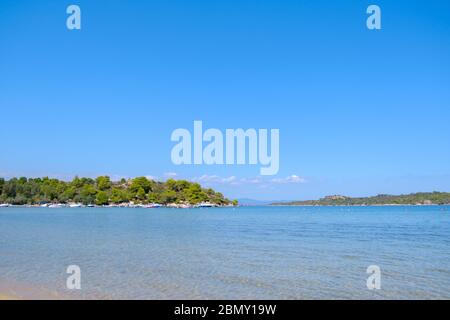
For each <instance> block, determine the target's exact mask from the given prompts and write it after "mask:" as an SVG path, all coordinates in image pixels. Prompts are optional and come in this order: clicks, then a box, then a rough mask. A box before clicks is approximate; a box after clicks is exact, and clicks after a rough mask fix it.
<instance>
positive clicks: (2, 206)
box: [0, 203, 11, 208]
mask: <svg viewBox="0 0 450 320" xmlns="http://www.w3.org/2000/svg"><path fill="white" fill-rule="evenodd" d="M10 206H11V205H10V204H9V203H0V208H6V207H10Z"/></svg>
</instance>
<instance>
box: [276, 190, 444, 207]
mask: <svg viewBox="0 0 450 320" xmlns="http://www.w3.org/2000/svg"><path fill="white" fill-rule="evenodd" d="M389 204H392V205H410V204H441V205H442V204H450V193H447V192H421V193H413V194H407V195H398V196H395V195H387V194H380V195H377V196H375V197H366V198H351V197H345V196H328V197H325V198H322V199H320V200H307V201H294V202H288V203H274V205H294V206H295V205H304V206H305V205H312V206H314V205H317V206H339V205H348V206H353V205H368V206H370V205H389Z"/></svg>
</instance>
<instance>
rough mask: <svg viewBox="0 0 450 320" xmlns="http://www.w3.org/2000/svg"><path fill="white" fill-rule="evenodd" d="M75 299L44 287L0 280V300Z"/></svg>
mask: <svg viewBox="0 0 450 320" xmlns="http://www.w3.org/2000/svg"><path fill="white" fill-rule="evenodd" d="M68 299H76V298H74V297H73V296H69V295H66V294H63V293H59V292H56V291H52V290H49V289H46V288H42V287H38V286H32V285H27V284H23V283H17V282H13V281H9V280H8V281H6V280H3V279H2V280H0V300H68Z"/></svg>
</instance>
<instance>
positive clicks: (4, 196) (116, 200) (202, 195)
mask: <svg viewBox="0 0 450 320" xmlns="http://www.w3.org/2000/svg"><path fill="white" fill-rule="evenodd" d="M0 203H4V204H5V203H8V204H13V205H25V204H28V205H33V204H43V203H80V204H84V205H99V206H101V205H111V204H124V203H135V204H150V203H157V204H162V205H169V204H185V205H197V204H200V203H209V204H213V205H217V206H224V205H236V204H237V202H236V201H230V200H229V199H226V198H225V197H224V196H223V195H222V194H221V193H220V192H216V191H214V190H212V189H205V188H202V187H201V186H200V184H198V183H193V182H189V181H186V180H174V179H168V180H167V181H165V182H160V181H155V180H151V179H147V178H146V177H138V178H134V179H128V180H126V179H122V180H120V181H111V179H110V178H109V177H108V176H100V177H98V178H96V179H92V178H79V177H75V178H74V179H73V180H72V181H62V180H58V179H51V178H47V177H45V178H25V177H22V178H12V179H9V180H5V179H4V178H0Z"/></svg>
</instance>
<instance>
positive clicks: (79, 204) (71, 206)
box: [69, 203, 83, 208]
mask: <svg viewBox="0 0 450 320" xmlns="http://www.w3.org/2000/svg"><path fill="white" fill-rule="evenodd" d="M82 206H83V205H82V204H81V203H71V204H69V207H70V208H80V207H82Z"/></svg>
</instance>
